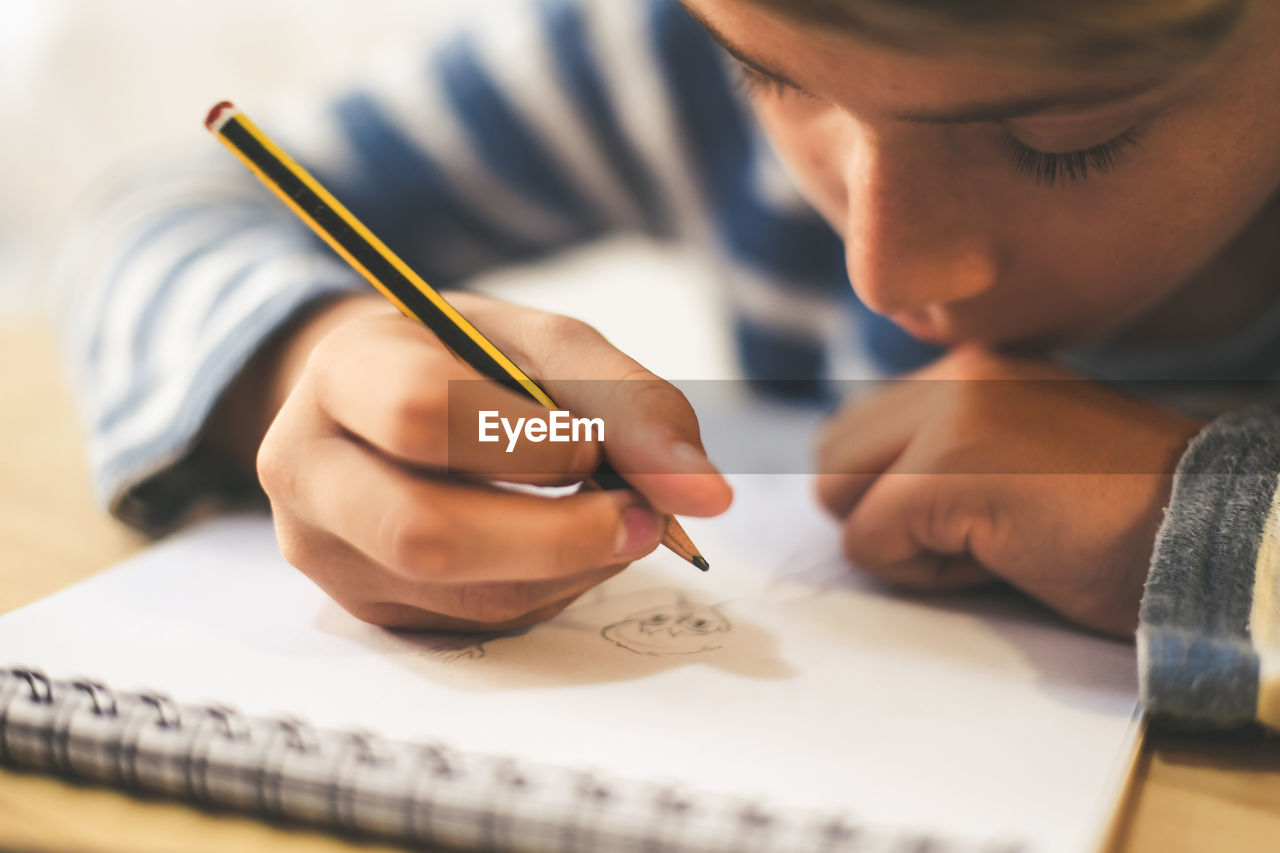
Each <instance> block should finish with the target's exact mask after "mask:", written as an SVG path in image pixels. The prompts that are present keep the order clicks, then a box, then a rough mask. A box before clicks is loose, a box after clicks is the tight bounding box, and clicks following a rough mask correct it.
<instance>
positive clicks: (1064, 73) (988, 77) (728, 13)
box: [683, 0, 1174, 114]
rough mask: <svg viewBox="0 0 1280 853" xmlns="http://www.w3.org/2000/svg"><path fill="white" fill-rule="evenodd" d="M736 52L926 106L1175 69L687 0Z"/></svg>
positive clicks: (1085, 98) (1028, 94)
mask: <svg viewBox="0 0 1280 853" xmlns="http://www.w3.org/2000/svg"><path fill="white" fill-rule="evenodd" d="M683 2H684V5H685V6H686V8H688V10H689V11H690V12H691V13H692V14H693V15H694V16H695V17H696V18H698V19H699V20H700V21H701V22H702V23H703V24H704V26H706V27H707V29H708V30H709V31H710V32H711V33H712V35H713V36H714V37H715V38H716V39H717V40H718V41H720V42H721V43H722V44H723V45H724V46H725V47H726V48H727V49H728V50H729V51H730V52H731V53H733V54H735V55H736V56H738V58H739V59H743V60H745V61H746V62H747V64H749V65H756V66H763V67H764V69H765V70H767V71H771V72H775V73H777V74H778V75H780V76H782V77H784V78H785V79H786V80H787V81H789V82H792V83H794V84H796V85H797V86H799V87H801V88H803V89H805V90H807V91H810V92H812V93H814V94H819V95H822V96H823V97H829V96H832V95H835V94H839V95H843V96H848V95H850V94H851V93H856V95H857V98H858V100H859V101H860V103H861V104H862V105H863V106H865V107H867V108H869V109H877V108H878V109H883V110H885V111H890V110H892V111H895V112H907V113H910V112H913V111H914V112H920V113H922V114H927V113H930V112H934V111H938V110H944V111H945V110H946V109H947V108H949V107H951V106H953V105H954V104H956V103H967V102H973V101H977V102H985V101H991V102H996V101H1010V102H1014V101H1021V100H1026V101H1033V100H1050V101H1053V100H1055V99H1056V100H1061V101H1063V102H1064V103H1065V104H1070V103H1071V102H1073V101H1079V102H1081V103H1087V102H1090V101H1098V100H1104V99H1114V98H1115V97H1118V96H1121V95H1125V94H1129V93H1133V92H1137V91H1141V90H1143V89H1145V88H1149V87H1151V86H1152V85H1154V84H1156V83H1158V82H1160V81H1161V80H1162V79H1165V78H1167V77H1168V76H1170V74H1171V72H1172V71H1173V70H1174V69H1170V68H1163V69H1160V71H1156V70H1153V69H1152V68H1151V67H1143V68H1141V69H1139V68H1134V67H1128V68H1125V67H1106V68H1098V67H1083V66H1075V65H1073V66H1070V67H1068V66H1064V65H1061V64H1054V63H1049V62H1041V63H1035V62H1031V61H1027V60H1014V59H1010V58H1007V56H1002V55H995V56H979V55H973V54H969V53H966V54H960V53H953V54H947V53H933V54H925V53H913V52H907V51H904V50H898V49H894V48H889V47H885V46H882V45H878V44H872V43H870V42H868V41H866V40H864V39H860V38H857V37H856V36H854V35H850V34H849V33H848V32H845V31H842V30H840V29H839V28H834V27H822V26H819V25H816V24H810V23H804V22H801V21H798V20H795V19H793V18H790V17H786V16H783V15H780V14H778V13H776V12H774V11H771V10H768V9H765V8H764V7H762V6H760V5H758V4H756V3H753V2H749V0H683Z"/></svg>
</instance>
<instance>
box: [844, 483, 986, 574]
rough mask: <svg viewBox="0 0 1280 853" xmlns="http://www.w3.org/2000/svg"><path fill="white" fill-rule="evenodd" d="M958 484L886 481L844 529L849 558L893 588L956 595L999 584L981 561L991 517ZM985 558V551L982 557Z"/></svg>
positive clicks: (870, 492)
mask: <svg viewBox="0 0 1280 853" xmlns="http://www.w3.org/2000/svg"><path fill="white" fill-rule="evenodd" d="M952 480H953V478H948V477H946V476H930V475H924V474H894V473H889V474H885V475H883V476H882V477H880V478H879V479H878V480H876V482H875V483H874V484H873V485H872V486H871V487H870V488H869V489H868V490H867V493H866V495H865V496H864V497H863V498H862V500H861V501H860V502H859V503H858V505H857V506H856V507H855V508H854V509H853V511H852V512H851V513H850V514H849V516H848V518H847V519H846V520H845V523H844V527H843V537H842V543H843V546H844V551H845V554H846V555H847V556H848V557H849V559H850V561H851V562H853V564H854V565H856V566H857V567H859V568H861V569H863V570H865V571H868V572H870V573H872V574H875V575H877V576H879V577H882V578H884V579H885V580H888V581H891V582H893V583H898V584H902V585H904V586H910V587H915V588H921V589H939V590H941V589H955V588H959V587H965V586H972V585H975V584H980V583H986V582H988V581H990V580H992V579H993V578H994V575H993V574H992V573H991V572H990V571H988V570H987V569H986V568H984V567H983V565H982V564H981V563H980V562H979V561H978V560H977V559H976V558H975V556H974V554H975V548H980V547H981V541H980V540H983V539H984V538H986V537H987V536H988V534H987V530H988V528H989V526H990V519H989V517H988V513H987V512H986V511H985V510H984V509H983V508H982V507H981V504H980V503H979V502H978V501H976V500H974V499H973V497H972V495H974V494H978V492H977V491H976V489H965V488H964V486H963V485H961V486H960V487H959V488H956V486H957V484H956V483H955V482H953V481H952ZM978 553H980V551H979V552H978Z"/></svg>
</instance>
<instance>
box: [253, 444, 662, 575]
mask: <svg viewBox="0 0 1280 853" xmlns="http://www.w3.org/2000/svg"><path fill="white" fill-rule="evenodd" d="M281 467H283V468H286V469H288V470H290V471H291V472H292V476H291V478H290V479H289V480H288V481H287V482H282V483H279V484H277V483H274V482H273V481H274V478H273V476H272V473H271V472H270V471H263V472H262V478H263V484H264V486H266V487H267V488H268V494H271V492H272V487H273V486H276V487H277V488H278V489H280V490H287V491H288V492H289V493H290V494H289V496H288V501H289V503H290V505H291V507H292V508H293V511H294V512H296V513H297V515H298V516H299V517H300V518H302V519H303V520H304V521H305V522H307V523H308V524H310V525H312V526H314V527H316V528H318V529H321V530H328V531H331V532H332V533H333V534H334V535H335V536H337V537H339V538H340V539H342V540H343V541H345V542H348V543H350V544H351V545H352V546H353V547H355V548H356V549H358V550H359V551H360V552H362V553H363V554H365V555H367V557H368V558H369V559H371V560H372V561H374V562H376V563H378V564H380V565H382V566H385V567H386V568H387V569H389V570H390V571H392V572H395V573H397V574H399V575H401V576H403V577H406V578H408V579H411V580H413V581H417V582H431V583H467V584H482V583H484V582H488V581H495V582H496V581H529V580H542V579H548V578H557V577H566V576H570V575H574V574H578V573H581V572H583V571H586V570H590V569H595V568H598V567H601V566H607V565H614V564H618V563H626V562H630V561H631V560H634V559H636V558H638V557H640V556H643V555H644V554H647V553H649V552H650V551H652V550H653V549H654V548H655V547H656V546H657V543H658V539H659V536H660V534H661V524H660V519H659V517H658V516H657V514H655V513H654V512H653V511H652V510H651V509H649V508H648V507H647V506H645V505H644V504H643V503H640V502H638V501H637V500H636V498H635V496H634V495H633V494H631V493H628V492H582V493H579V494H575V495H571V496H568V497H564V498H558V499H549V498H544V497H540V496H535V495H528V494H518V493H514V492H510V491H504V490H500V489H494V488H489V487H485V486H479V485H472V484H466V483H459V482H450V481H447V480H441V479H433V478H428V477H421V476H417V475H414V474H412V473H409V472H406V471H405V470H403V469H402V468H401V467H399V466H397V465H396V464H395V463H393V462H391V461H389V460H387V459H385V458H383V457H381V456H380V455H379V454H377V453H376V452H374V451H372V450H369V449H367V448H364V447H361V446H359V445H356V444H354V443H352V442H350V441H348V440H346V439H344V438H341V437H336V436H335V437H331V438H327V439H320V440H317V441H314V442H311V443H310V445H309V446H308V447H307V464H306V465H305V466H299V465H292V464H288V463H287V462H285V463H282V466H281ZM281 479H283V478H281ZM274 497H275V496H274V495H273V498H274Z"/></svg>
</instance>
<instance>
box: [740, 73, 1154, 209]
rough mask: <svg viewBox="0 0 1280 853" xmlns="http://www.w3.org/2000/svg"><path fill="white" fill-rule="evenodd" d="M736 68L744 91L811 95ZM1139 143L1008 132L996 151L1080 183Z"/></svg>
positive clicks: (1046, 179) (1023, 167) (1045, 179)
mask: <svg viewBox="0 0 1280 853" xmlns="http://www.w3.org/2000/svg"><path fill="white" fill-rule="evenodd" d="M738 68H739V70H740V71H741V74H740V75H739V76H738V85H739V87H740V88H741V89H742V91H744V92H745V93H747V94H750V95H768V96H771V97H781V96H783V95H800V96H802V97H812V96H811V95H809V94H808V93H807V92H805V91H803V90H802V89H797V88H796V87H795V86H792V85H790V84H788V83H784V82H783V81H781V80H776V79H774V78H773V77H769V76H768V75H765V74H761V73H760V72H759V71H756V70H755V69H754V68H751V67H749V66H746V65H742V64H739V66H738ZM1141 147H1142V146H1141V145H1140V144H1139V142H1138V139H1137V137H1136V136H1135V134H1134V132H1133V131H1132V130H1129V131H1126V132H1124V133H1122V134H1120V135H1119V136H1117V137H1115V138H1114V139H1109V140H1107V141H1106V142H1103V143H1102V144H1100V145H1095V146H1093V147H1092V148H1085V149H1083V150H1081V151H1066V152H1061V153H1050V152H1047V151H1039V150H1037V149H1035V148H1032V147H1031V146H1030V145H1027V144H1026V143H1025V142H1022V141H1020V140H1018V139H1016V138H1014V137H1012V136H1006V137H1005V140H1004V143H1003V144H1002V145H1001V146H1000V153H1001V155H1002V156H1003V157H1004V158H1005V160H1007V161H1008V162H1009V164H1010V165H1011V166H1013V168H1014V169H1015V170H1016V171H1017V172H1018V173H1019V174H1021V175H1024V176H1026V177H1029V178H1031V179H1032V180H1034V181H1035V182H1036V183H1038V184H1040V185H1042V186H1047V187H1053V186H1058V185H1059V182H1061V183H1062V184H1074V183H1082V182H1083V181H1085V180H1086V179H1087V178H1088V177H1089V176H1090V174H1097V175H1106V174H1108V173H1110V172H1111V171H1112V170H1113V169H1114V168H1115V167H1116V164H1117V163H1118V162H1119V160H1120V158H1121V157H1122V156H1123V155H1124V154H1125V153H1127V152H1129V151H1130V150H1132V149H1135V148H1141Z"/></svg>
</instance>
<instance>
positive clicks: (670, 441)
mask: <svg viewBox="0 0 1280 853" xmlns="http://www.w3.org/2000/svg"><path fill="white" fill-rule="evenodd" d="M467 304H468V309H469V310H470V309H472V308H474V314H475V317H474V319H475V321H476V322H477V323H478V324H483V325H487V323H488V322H492V323H493V326H492V328H493V329H494V331H495V333H496V336H497V337H498V338H499V339H500V340H502V341H503V343H504V344H505V345H506V346H508V347H509V354H510V355H512V356H513V357H515V358H516V359H517V362H518V363H519V364H520V365H521V366H522V367H523V368H524V369H525V372H526V373H528V374H529V375H531V376H534V377H536V378H537V381H538V384H539V385H541V386H542V387H543V388H545V389H546V390H547V392H548V393H549V394H550V395H551V396H552V398H553V399H555V401H556V403H557V405H559V406H561V407H565V408H568V409H570V410H572V411H573V413H574V414H575V415H580V416H583V415H585V416H587V417H591V418H601V419H602V420H603V421H604V425H605V426H604V453H605V458H606V459H607V460H608V462H609V463H610V465H611V466H612V467H613V468H614V469H615V470H616V471H617V472H618V473H619V474H621V475H622V476H623V477H624V478H626V480H627V482H628V483H629V484H631V485H632V486H633V487H635V489H636V490H637V491H638V492H640V493H641V494H642V495H643V496H644V497H645V499H646V500H647V501H648V502H649V503H650V504H651V505H652V506H653V507H654V509H657V510H658V511H659V512H662V513H669V514H680V515H697V516H710V515H718V514H719V513H721V512H723V511H724V510H726V509H728V507H729V504H730V502H731V501H732V499H733V494H732V490H731V489H730V488H729V484H728V483H727V482H726V481H725V479H724V477H723V476H721V474H720V472H719V471H717V470H716V467H715V466H714V465H713V464H711V462H710V460H708V459H707V455H706V451H705V450H704V448H703V446H702V438H701V435H700V433H699V430H698V418H697V416H696V415H695V414H694V411H693V407H692V406H690V405H689V401H688V400H686V399H685V396H684V394H682V393H681V392H680V390H679V389H677V388H676V387H675V386H674V385H672V384H671V383H669V382H666V381H664V380H662V379H660V378H659V377H657V376H656V375H654V374H653V373H651V372H649V371H648V370H646V369H645V368H644V367H642V366H641V365H640V364H639V363H638V362H636V361H635V360H634V359H632V358H630V357H629V356H627V355H626V354H625V353H623V352H622V351H621V350H619V349H617V348H616V347H614V346H613V345H612V344H611V343H609V341H608V340H606V339H605V337H604V336H603V335H601V334H600V333H599V332H598V331H596V330H595V329H593V328H591V327H590V326H588V325H587V324H585V323H582V322H580V321H577V320H573V319H571V318H568V317H562V316H559V315H555V314H546V313H542V312H536V311H528V310H519V311H514V312H513V311H512V309H511V308H510V306H505V307H502V306H498V305H497V304H495V303H483V302H482V303H477V304H474V305H471V304H470V303H467ZM499 315H502V316H501V317H500V316H499ZM499 319H502V320H505V321H506V322H505V323H499V322H497V321H498V320H499Z"/></svg>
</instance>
